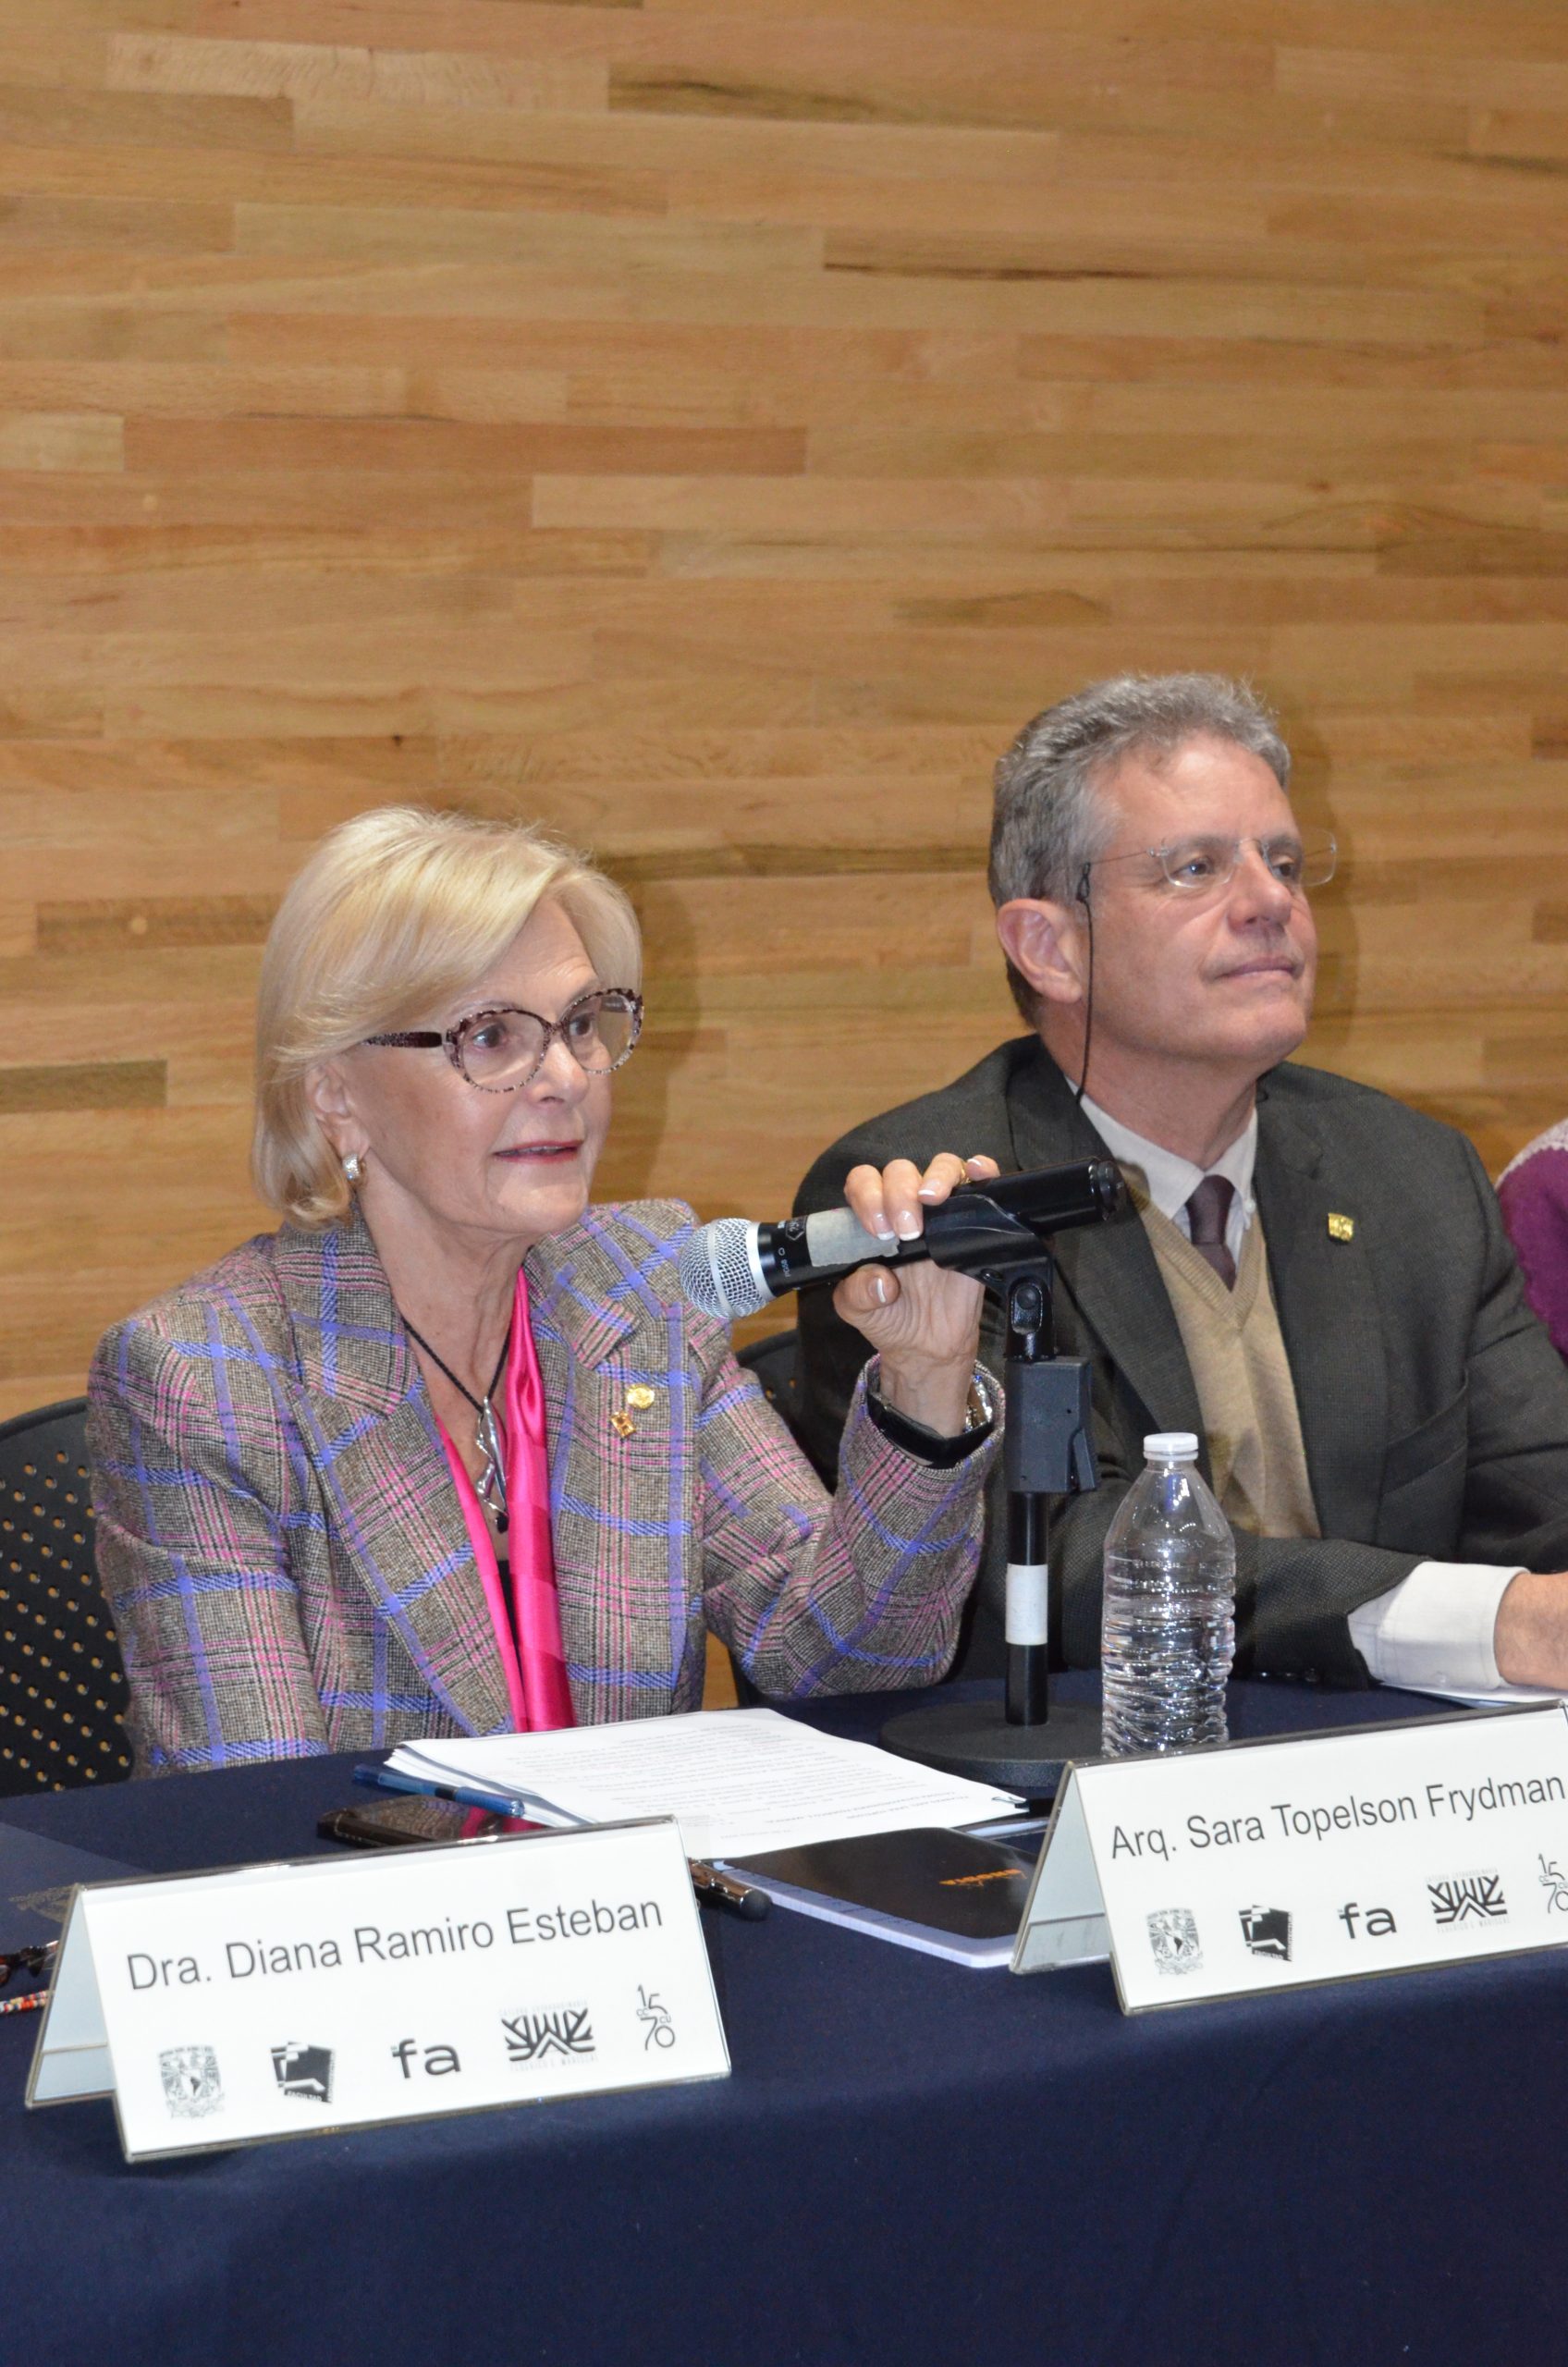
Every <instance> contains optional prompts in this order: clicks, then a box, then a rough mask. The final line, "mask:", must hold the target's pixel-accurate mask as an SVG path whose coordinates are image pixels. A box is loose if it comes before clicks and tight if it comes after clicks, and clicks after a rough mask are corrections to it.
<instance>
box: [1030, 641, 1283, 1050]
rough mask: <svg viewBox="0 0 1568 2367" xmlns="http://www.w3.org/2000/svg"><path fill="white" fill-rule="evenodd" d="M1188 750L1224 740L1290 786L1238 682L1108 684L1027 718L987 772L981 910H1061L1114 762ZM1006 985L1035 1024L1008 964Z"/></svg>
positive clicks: (1257, 710)
mask: <svg viewBox="0 0 1568 2367" xmlns="http://www.w3.org/2000/svg"><path fill="white" fill-rule="evenodd" d="M1190 740H1229V741H1232V742H1234V743H1235V745H1236V746H1237V747H1239V748H1245V749H1246V750H1248V752H1249V753H1250V754H1253V755H1255V756H1261V757H1262V759H1263V761H1264V763H1265V764H1266V765H1267V766H1268V769H1269V771H1270V772H1271V773H1272V774H1273V775H1274V778H1275V779H1276V780H1277V781H1278V782H1279V784H1280V788H1281V789H1283V790H1286V791H1288V790H1289V788H1290V785H1291V752H1290V750H1289V749H1288V748H1287V747H1286V745H1285V742H1284V741H1283V740H1282V739H1281V738H1280V732H1279V729H1278V726H1277V724H1276V721H1275V718H1274V717H1273V715H1272V714H1271V712H1270V711H1269V709H1268V707H1267V706H1265V705H1264V704H1263V702H1262V700H1261V699H1259V698H1258V697H1257V696H1256V693H1254V692H1253V691H1252V690H1251V688H1250V687H1249V686H1248V685H1247V684H1246V683H1245V682H1235V681H1230V680H1229V679H1228V678H1227V677H1226V676H1225V675H1223V674H1113V675H1112V676H1111V677H1110V678H1109V681H1104V682H1091V683H1090V684H1089V687H1088V689H1087V690H1084V691H1076V692H1074V693H1073V695H1072V697H1071V698H1069V699H1059V700H1058V701H1057V704H1056V705H1055V706H1048V707H1047V708H1046V709H1045V710H1044V712H1043V713H1042V714H1039V715H1036V716H1035V717H1034V718H1033V719H1032V720H1031V721H1030V722H1028V723H1026V724H1025V725H1024V727H1023V730H1022V731H1021V732H1020V733H1019V735H1018V737H1017V739H1016V740H1015V741H1014V742H1013V743H1012V745H1011V748H1010V749H1009V750H1008V751H1007V754H1005V755H1004V756H1002V757H1000V758H999V759H998V764H997V771H996V803H995V806H994V808H993V812H992V819H991V862H990V873H989V877H990V889H991V901H992V902H993V903H994V904H998V905H999V904H1006V903H1010V902H1011V901H1012V899H1013V898H1014V897H1016V896H1027V897H1046V898H1048V899H1049V900H1050V901H1052V902H1054V903H1070V902H1071V901H1072V899H1073V898H1074V897H1075V896H1076V895H1077V893H1078V888H1079V883H1080V881H1081V880H1082V878H1083V876H1084V865H1086V864H1091V863H1093V862H1094V861H1095V859H1096V856H1097V855H1099V854H1102V853H1103V852H1104V851H1105V849H1106V847H1107V845H1108V844H1109V840H1110V836H1111V830H1112V822H1111V817H1110V816H1109V814H1108V813H1107V811H1106V809H1105V805H1104V803H1103V801H1102V799H1101V798H1100V797H1099V795H1098V791H1099V790H1100V788H1101V787H1102V786H1103V784H1104V782H1105V781H1106V780H1107V779H1109V776H1110V774H1111V773H1113V772H1114V771H1115V769H1116V767H1117V766H1118V765H1119V764H1120V763H1121V760H1122V758H1123V757H1124V756H1129V755H1133V754H1138V755H1145V756H1149V757H1151V758H1153V759H1154V760H1155V761H1156V762H1158V760H1159V759H1161V758H1162V757H1170V756H1173V755H1175V754H1177V752H1178V750H1180V749H1182V748H1183V747H1185V746H1186V744H1187V742H1189V741H1190ZM1007 980H1008V985H1009V986H1010V987H1011V989H1012V999H1013V1000H1014V1002H1016V1003H1017V1005H1018V1008H1019V1010H1020V1011H1021V1012H1023V1017H1024V1018H1025V1019H1026V1020H1027V1021H1028V1022H1029V1024H1030V1025H1031V1026H1033V1025H1034V1024H1035V1017H1036V1012H1037V999H1036V997H1035V990H1034V988H1033V987H1031V986H1030V984H1029V982H1028V980H1027V979H1026V978H1025V977H1023V975H1021V974H1020V973H1019V972H1018V971H1017V970H1015V969H1014V967H1013V965H1012V963H1011V962H1010V963H1008V965H1007Z"/></svg>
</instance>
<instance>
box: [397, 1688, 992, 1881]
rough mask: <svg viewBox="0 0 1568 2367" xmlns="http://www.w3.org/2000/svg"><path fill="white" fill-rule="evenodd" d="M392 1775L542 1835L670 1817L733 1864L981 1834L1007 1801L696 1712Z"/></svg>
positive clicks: (741, 1719) (771, 1727) (474, 1749)
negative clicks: (979, 1828) (864, 1842)
mask: <svg viewBox="0 0 1568 2367" xmlns="http://www.w3.org/2000/svg"><path fill="white" fill-rule="evenodd" d="M389 1764H390V1766H391V1768H392V1770H393V1772H395V1773H397V1774H402V1775H408V1776H410V1777H413V1778H416V1779H418V1780H419V1781H420V1782H422V1783H428V1784H459V1785H461V1786H462V1787H463V1788H464V1789H465V1790H469V1791H474V1792H484V1793H487V1794H490V1795H492V1796H494V1797H496V1798H501V1799H506V1800H508V1801H515V1802H517V1803H518V1805H519V1808H520V1809H521V1813H522V1814H523V1815H525V1816H530V1817H533V1819H534V1820H535V1821H538V1822H540V1823H544V1824H615V1823H619V1822H620V1821H622V1820H623V1819H625V1818H628V1817H642V1816H673V1817H675V1818H677V1819H678V1820H679V1821H680V1834H681V1838H682V1840H683V1842H684V1844H685V1846H686V1851H687V1854H688V1856H689V1857H692V1858H737V1857H744V1856H747V1855H749V1854H751V1853H752V1852H753V1851H755V1850H759V1849H787V1848H792V1847H796V1846H800V1845H801V1844H803V1843H805V1842H809V1841H842V1840H846V1839H847V1838H848V1837H849V1836H850V1835H851V1834H857V1833H900V1832H905V1831H908V1830H909V1829H910V1828H911V1827H912V1826H915V1825H923V1824H937V1825H961V1824H978V1823H980V1822H982V1821H984V1820H985V1819H986V1818H988V1817H995V1816H1006V1815H1008V1814H1009V1813H1011V1811H1012V1810H1013V1809H1016V1808H1017V1806H1018V1802H1017V1801H1016V1800H1015V1799H1014V1797H1013V1796H1012V1795H1011V1793H1010V1792H998V1791H993V1789H992V1788H991V1786H990V1785H989V1784H972V1783H970V1782H969V1781H968V1780H967V1778H966V1777H964V1776H962V1775H943V1774H939V1773H937V1771H936V1770H935V1769H934V1768H929V1767H920V1766H917V1765H916V1764H915V1763H914V1761H913V1760H908V1759H896V1758H894V1757H893V1756H892V1755H891V1754H890V1753H889V1752H888V1751H884V1750H876V1749H874V1748H872V1746H871V1745H870V1744H869V1743H862V1742H843V1741H840V1740H839V1738H838V1736H836V1735H824V1734H819V1733H817V1731H816V1729H815V1727H813V1726H806V1725H802V1724H801V1723H800V1722H799V1720H797V1719H794V1718H785V1717H781V1716H780V1715H779V1713H778V1711H776V1710H694V1711H689V1712H688V1713H687V1714H686V1715H685V1716H682V1717H674V1718H641V1719H636V1720H633V1721H632V1722H631V1723H630V1724H624V1725H607V1726H570V1727H568V1728H566V1729H565V1730H564V1731H562V1732H561V1733H559V1734H547V1735H485V1736H484V1737H483V1738H482V1739H480V1740H478V1741H465V1740H461V1739H457V1740H450V1741H448V1740H447V1739H445V1738H442V1739H439V1740H435V1741H431V1742H419V1743H405V1744H404V1745H403V1747H402V1748H401V1749H399V1750H396V1751H394V1752H393V1754H392V1758H391V1760H390V1761H389Z"/></svg>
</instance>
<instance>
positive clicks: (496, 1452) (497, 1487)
mask: <svg viewBox="0 0 1568 2367" xmlns="http://www.w3.org/2000/svg"><path fill="white" fill-rule="evenodd" d="M398 1314H399V1315H402V1316H403V1329H404V1331H406V1332H407V1333H408V1335H409V1337H410V1340H414V1341H417V1342H418V1343H419V1345H420V1346H421V1347H422V1348H423V1350H424V1353H425V1355H427V1356H428V1357H429V1358H430V1361H431V1363H432V1364H433V1365H434V1366H435V1368H436V1370H437V1371H438V1372H444V1373H445V1374H446V1376H447V1380H449V1381H450V1382H451V1384H452V1387H453V1388H454V1389H455V1390H456V1391H457V1392H458V1394H459V1397H466V1398H467V1400H468V1402H469V1404H471V1405H472V1407H473V1410H474V1412H475V1413H476V1414H477V1415H478V1417H479V1422H478V1427H477V1428H476V1429H475V1431H474V1434H473V1442H474V1444H475V1446H477V1447H478V1449H479V1452H480V1453H481V1454H482V1455H483V1456H484V1470H483V1471H482V1472H481V1473H480V1475H479V1479H478V1482H477V1484H476V1486H475V1488H474V1491H473V1492H474V1494H475V1495H476V1496H477V1497H478V1498H479V1501H480V1502H481V1503H482V1504H483V1505H484V1507H485V1509H486V1511H488V1512H492V1513H494V1515H495V1516H496V1527H497V1528H498V1529H499V1530H500V1531H501V1533H502V1535H503V1536H504V1535H505V1534H506V1527H507V1470H506V1465H505V1463H504V1462H503V1461H502V1458H501V1433H500V1430H499V1429H498V1427H497V1425H496V1408H495V1404H494V1402H493V1401H494V1399H495V1395H496V1390H497V1389H498V1388H499V1387H500V1385H501V1375H502V1373H503V1372H504V1371H505V1370H506V1367H507V1350H508V1347H509V1346H510V1345H511V1342H510V1339H509V1337H508V1339H505V1340H503V1341H502V1343H501V1353H500V1355H498V1356H497V1357H496V1369H495V1372H494V1373H493V1374H492V1375H491V1379H490V1386H489V1388H488V1389H487V1390H486V1391H485V1392H484V1396H483V1397H476V1396H475V1395H474V1393H473V1392H472V1389H470V1388H469V1387H468V1386H467V1385H466V1383H465V1382H463V1381H460V1380H459V1379H458V1376H457V1374H456V1373H455V1372H454V1371H453V1370H452V1367H451V1366H450V1365H449V1364H447V1361H446V1359H445V1357H443V1356H438V1355H436V1353H435V1349H434V1348H433V1347H432V1346H431V1344H430V1343H429V1341H428V1340H427V1339H426V1338H425V1336H424V1334H423V1331H415V1330H414V1327H413V1325H412V1324H411V1323H410V1321H409V1318H408V1317H407V1316H406V1315H403V1310H402V1308H401V1307H399V1308H398Z"/></svg>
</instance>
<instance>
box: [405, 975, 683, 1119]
mask: <svg viewBox="0 0 1568 2367" xmlns="http://www.w3.org/2000/svg"><path fill="white" fill-rule="evenodd" d="M642 1032H643V998H642V996H641V995H634V994H633V993H632V992H631V989H630V987H599V988H596V989H595V991H594V993H593V994H589V995H580V996H579V997H578V999H577V1000H576V1001H575V1002H574V1003H573V1004H572V1005H571V1006H570V1009H569V1010H567V1011H564V1012H562V1013H561V1015H560V1017H559V1018H558V1019H542V1018H541V1017H540V1015H539V1013H538V1012H536V1011H520V1010H518V1009H517V1008H516V1006H515V1005H513V1004H511V1003H499V1004H496V1006H495V1007H494V1008H492V1009H491V1010H488V1011H472V1012H470V1013H469V1015H468V1017H467V1018H466V1019H459V1022H458V1024H457V1025H456V1026H455V1027H448V1028H447V1029H445V1030H441V1029H438V1028H434V1027H418V1028H414V1029H411V1030H409V1031H405V1032H404V1033H403V1034H401V1035H396V1036H366V1037H365V1038H364V1040H365V1042H366V1043H367V1044H390V1045H394V1046H397V1047H398V1048H402V1049H410V1050H423V1051H435V1050H436V1049H439V1048H441V1047H445V1049H446V1053H447V1059H448V1060H449V1061H451V1063H452V1066H453V1067H454V1068H455V1069H456V1070H457V1072H458V1073H459V1076H462V1077H465V1078H466V1079H467V1080H468V1083H469V1084H470V1085H477V1086H478V1087H479V1090H480V1092H481V1093H515V1092H517V1090H518V1088H519V1087H520V1086H521V1085H527V1084H528V1083H530V1081H531V1080H532V1079H533V1077H535V1076H537V1075H538V1073H539V1071H540V1070H541V1069H542V1068H543V1066H544V1064H545V1060H546V1058H547V1057H548V1054H549V1049H550V1047H551V1045H552V1044H554V1043H556V1042H557V1040H558V1041H559V1042H560V1043H562V1044H564V1045H565V1046H566V1049H567V1050H568V1051H569V1052H570V1054H571V1057H572V1059H573V1060H574V1061H576V1062H577V1065H578V1067H579V1068H580V1069H582V1070H583V1071H584V1072H585V1073H587V1074H588V1075H589V1076H604V1075H606V1073H608V1071H609V1070H611V1069H618V1068H619V1066H620V1064H621V1062H622V1061H626V1060H630V1059H631V1053H632V1051H633V1049H634V1048H635V1046H636V1042H637V1038H638V1036H640V1035H641V1034H642Z"/></svg>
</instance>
